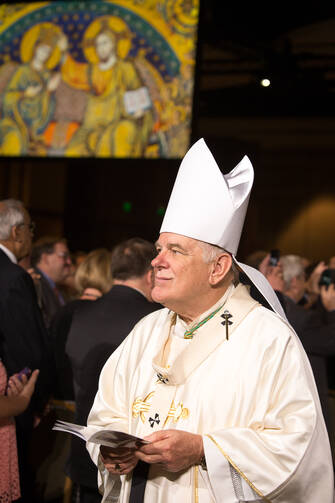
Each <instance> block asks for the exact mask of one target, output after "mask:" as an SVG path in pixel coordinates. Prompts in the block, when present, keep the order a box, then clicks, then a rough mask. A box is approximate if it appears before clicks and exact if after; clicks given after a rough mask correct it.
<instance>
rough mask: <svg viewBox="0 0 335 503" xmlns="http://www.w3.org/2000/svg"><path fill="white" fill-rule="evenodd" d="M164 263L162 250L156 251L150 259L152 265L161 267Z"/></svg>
mask: <svg viewBox="0 0 335 503" xmlns="http://www.w3.org/2000/svg"><path fill="white" fill-rule="evenodd" d="M163 264H164V254H163V252H161V251H160V252H159V253H157V256H156V257H155V258H154V259H153V260H152V261H151V265H152V267H161V266H163Z"/></svg>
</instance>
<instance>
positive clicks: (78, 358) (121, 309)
mask: <svg viewBox="0 0 335 503" xmlns="http://www.w3.org/2000/svg"><path fill="white" fill-rule="evenodd" d="M161 307H162V306H161V305H160V304H155V303H152V302H148V301H147V300H146V298H145V297H144V296H143V295H142V294H141V293H139V292H138V291H137V290H134V289H133V288H129V287H127V286H124V285H115V286H114V287H113V288H112V289H111V290H110V291H109V292H108V293H107V294H105V295H103V296H102V297H101V298H100V299H98V300H96V301H95V302H91V303H90V304H85V305H84V306H80V308H79V309H78V310H77V311H76V312H75V313H74V316H73V321H72V326H71V329H70V333H69V336H68V340H67V344H66V352H67V354H68V356H69V358H70V361H71V365H72V372H73V377H74V390H75V401H76V417H75V422H76V423H78V424H86V422H87V416H88V414H89V411H90V409H91V407H92V405H93V401H94V398H95V395H96V392H97V390H98V381H99V375H100V372H101V369H102V367H103V366H104V364H105V363H106V361H107V359H108V358H109V356H110V355H111V354H112V353H113V352H114V351H115V349H116V348H117V347H118V346H119V345H120V344H121V342H122V341H123V339H124V338H125V337H126V336H127V335H128V334H129V333H130V332H131V330H132V329H133V327H134V326H135V324H136V323H137V322H138V321H139V320H140V319H141V318H143V317H144V316H146V315H147V314H149V313H151V312H152V311H155V310H156V309H160V308H161ZM71 440H72V449H71V454H70V462H69V464H68V469H67V472H68V474H69V476H70V478H71V479H72V480H73V481H74V482H76V483H78V484H81V485H84V486H87V487H92V488H96V487H97V468H96V466H95V465H94V464H93V462H92V461H91V458H90V457H89V455H88V453H87V451H86V447H85V443H84V442H83V441H82V440H79V439H77V438H76V437H73V438H72V439H71Z"/></svg>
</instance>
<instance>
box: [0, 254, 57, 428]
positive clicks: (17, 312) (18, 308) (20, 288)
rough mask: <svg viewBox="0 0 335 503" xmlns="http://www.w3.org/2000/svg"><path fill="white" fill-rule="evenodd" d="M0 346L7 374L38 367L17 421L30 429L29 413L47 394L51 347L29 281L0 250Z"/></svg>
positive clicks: (39, 408)
mask: <svg viewBox="0 0 335 503" xmlns="http://www.w3.org/2000/svg"><path fill="white" fill-rule="evenodd" d="M0 348H1V354H2V357H3V360H4V364H5V367H6V369H7V374H8V376H10V375H12V374H14V373H16V372H19V371H20V370H22V369H23V368H24V367H29V368H30V369H32V370H34V369H36V368H39V369H40V375H39V378H38V380H37V385H36V390H35V393H34V396H33V398H32V400H31V404H30V406H29V408H28V410H27V411H26V412H25V413H23V414H21V415H20V416H18V418H17V423H19V425H20V427H22V428H23V429H30V428H31V425H32V419H33V414H34V413H35V412H41V411H42V409H43V407H44V405H45V404H46V401H47V399H48V397H49V393H50V385H51V380H52V379H53V367H52V364H51V350H50V349H51V348H50V345H49V343H48V337H47V333H46V328H45V326H44V323H43V319H42V315H41V310H40V308H39V306H38V303H37V297H36V292H35V288H34V283H33V280H32V279H31V277H30V275H29V274H28V273H27V272H26V271H25V270H24V269H23V268H22V267H20V266H18V265H16V264H13V263H12V262H11V261H10V259H9V258H8V257H7V255H6V254H5V253H4V252H3V251H2V250H0Z"/></svg>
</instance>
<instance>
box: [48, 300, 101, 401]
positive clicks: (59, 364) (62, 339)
mask: <svg viewBox="0 0 335 503" xmlns="http://www.w3.org/2000/svg"><path fill="white" fill-rule="evenodd" d="M90 302H92V301H91V300H84V299H75V300H71V301H70V302H68V303H67V304H65V306H62V307H61V308H60V309H59V310H58V311H57V313H56V315H55V316H54V317H53V319H52V320H51V325H50V328H49V333H50V335H51V340H52V345H53V348H54V356H55V363H56V381H55V387H54V390H53V391H54V393H53V394H54V398H56V399H57V400H74V390H73V377H72V368H71V364H70V360H69V357H68V355H67V354H66V353H65V345H66V341H67V338H68V335H69V332H70V328H71V324H72V318H73V314H74V312H75V311H76V310H77V309H78V308H79V307H80V306H82V305H83V304H87V303H90Z"/></svg>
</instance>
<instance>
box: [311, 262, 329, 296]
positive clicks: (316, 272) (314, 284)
mask: <svg viewBox="0 0 335 503" xmlns="http://www.w3.org/2000/svg"><path fill="white" fill-rule="evenodd" d="M325 269H327V266H326V264H325V262H323V261H322V262H319V263H318V265H317V266H316V267H315V268H314V269H313V271H312V272H311V274H310V276H309V278H308V281H307V283H306V288H307V291H308V292H309V293H312V294H315V295H318V294H319V293H321V292H320V287H319V280H320V277H321V274H322V273H323V271H324V270H325Z"/></svg>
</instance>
